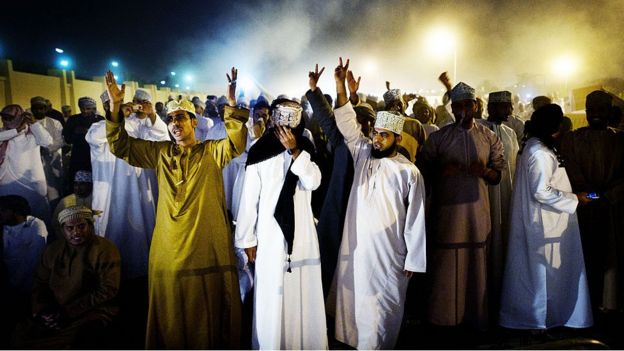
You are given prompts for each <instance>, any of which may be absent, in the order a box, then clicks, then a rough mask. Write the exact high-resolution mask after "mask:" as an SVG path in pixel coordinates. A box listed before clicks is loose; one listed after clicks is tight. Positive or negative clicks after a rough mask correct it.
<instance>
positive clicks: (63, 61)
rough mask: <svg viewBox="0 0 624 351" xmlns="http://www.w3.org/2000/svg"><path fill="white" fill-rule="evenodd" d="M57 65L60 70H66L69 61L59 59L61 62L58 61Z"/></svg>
mask: <svg viewBox="0 0 624 351" xmlns="http://www.w3.org/2000/svg"><path fill="white" fill-rule="evenodd" d="M59 65H60V66H61V67H62V68H67V67H69V60H68V59H61V60H60V61H59Z"/></svg>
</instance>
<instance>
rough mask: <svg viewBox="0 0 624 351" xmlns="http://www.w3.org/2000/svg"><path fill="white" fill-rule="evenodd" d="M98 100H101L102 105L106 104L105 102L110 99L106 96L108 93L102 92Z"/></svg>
mask: <svg viewBox="0 0 624 351" xmlns="http://www.w3.org/2000/svg"><path fill="white" fill-rule="evenodd" d="M100 100H102V103H103V104H104V103H106V102H107V101H110V97H109V96H108V91H106V90H104V92H103V93H102V94H101V95H100Z"/></svg>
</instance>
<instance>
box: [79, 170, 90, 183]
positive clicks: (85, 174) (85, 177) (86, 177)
mask: <svg viewBox="0 0 624 351" xmlns="http://www.w3.org/2000/svg"><path fill="white" fill-rule="evenodd" d="M74 182H78V183H93V179H92V177H91V172H89V171H78V172H76V174H75V175H74Z"/></svg>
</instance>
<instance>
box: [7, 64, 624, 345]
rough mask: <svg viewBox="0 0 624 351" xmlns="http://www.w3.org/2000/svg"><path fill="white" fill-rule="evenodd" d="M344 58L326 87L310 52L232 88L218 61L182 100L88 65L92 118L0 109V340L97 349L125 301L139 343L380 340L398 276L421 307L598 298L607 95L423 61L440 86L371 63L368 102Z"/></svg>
mask: <svg viewBox="0 0 624 351" xmlns="http://www.w3.org/2000/svg"><path fill="white" fill-rule="evenodd" d="M349 63H350V62H349V60H346V61H343V60H342V58H340V60H339V63H338V65H337V67H336V68H335V70H334V72H333V75H334V79H335V86H336V91H335V96H334V97H332V96H330V95H327V94H324V93H323V92H322V91H321V89H320V88H319V87H318V86H317V84H318V81H319V78H320V77H321V76H322V74H323V73H324V71H325V68H321V69H320V70H319V66H318V65H316V67H314V69H313V70H312V71H310V72H308V78H309V90H308V91H307V92H306V94H305V96H302V97H301V98H296V97H289V96H286V95H280V96H278V97H277V98H275V99H273V100H272V101H269V99H268V98H267V97H266V96H264V95H260V96H259V97H257V98H256V99H253V100H251V101H249V102H246V101H243V100H241V99H239V100H238V101H237V99H236V82H237V76H238V71H237V70H236V69H235V68H232V70H231V72H229V74H228V75H227V78H228V86H227V95H226V96H221V97H217V96H215V95H208V96H207V97H206V100H202V99H201V98H199V97H193V98H192V99H188V98H187V97H184V96H178V97H177V98H174V97H173V96H172V97H170V98H169V100H168V101H167V102H155V101H152V97H151V96H150V94H149V93H148V92H147V91H145V90H141V89H137V90H136V92H135V94H134V96H133V97H132V100H131V101H126V100H125V98H126V96H125V86H124V85H118V84H117V82H116V80H115V77H114V76H113V74H112V73H111V72H108V73H107V74H106V87H107V89H106V91H104V92H103V93H102V95H101V96H100V99H101V100H102V103H103V106H104V111H103V112H102V114H101V115H100V114H98V111H97V109H96V102H95V100H94V99H93V98H92V97H82V98H80V99H79V100H78V105H79V107H80V113H79V114H75V115H71V116H70V114H71V110H70V109H67V108H66V107H65V106H64V107H63V112H62V113H61V112H59V111H56V110H54V109H53V108H52V106H51V104H50V103H49V100H46V99H45V98H44V97H41V96H36V97H33V98H32V99H31V105H30V107H29V108H28V109H24V108H23V107H22V106H19V105H15V104H12V105H7V106H5V107H4V108H3V109H2V111H1V112H0V113H1V115H2V124H1V125H0V126H1V129H0V225H1V226H2V231H0V233H1V234H2V240H1V241H0V242H1V243H2V247H1V250H0V252H1V253H0V255H1V257H2V260H0V265H1V269H2V270H1V271H0V277H1V279H2V281H1V282H0V284H1V285H2V294H3V295H4V296H3V298H2V304H3V310H6V311H7V313H6V314H4V316H3V317H2V323H3V324H2V326H1V328H0V329H1V330H2V335H1V337H2V339H3V342H4V343H5V345H6V346H9V345H10V346H12V347H19V348H42V347H43V348H66V347H79V348H93V347H98V346H102V345H103V344H102V343H105V342H106V339H107V338H110V335H111V328H112V326H114V325H115V323H119V320H120V319H123V313H124V306H125V308H128V309H132V307H133V305H135V306H137V305H138V306H140V305H141V304H145V305H146V308H145V314H146V316H144V317H145V318H146V320H147V326H146V330H145V345H144V346H145V347H147V348H150V349H152V348H157V349H165V348H166V349H170V348H174V349H189V348H193V349H195V348H200V349H211V348H241V347H242V348H253V349H327V348H329V347H330V346H331V345H330V342H331V340H333V339H335V340H337V341H339V342H341V343H344V344H346V345H349V346H350V347H353V348H358V349H391V348H393V347H395V345H396V343H397V339H398V337H399V331H400V330H401V327H402V325H403V324H404V320H405V316H404V312H405V306H406V302H408V301H410V300H412V301H413V300H414V299H415V297H414V296H412V294H411V293H408V285H409V283H410V280H414V278H415V277H426V279H418V283H419V286H417V287H416V289H418V290H419V291H420V293H419V296H424V297H425V298H424V299H422V300H421V301H418V302H417V303H418V304H419V305H420V306H421V309H422V311H423V313H422V316H419V317H418V318H421V319H422V322H423V323H426V324H428V325H430V326H432V328H436V327H440V328H446V327H458V328H469V329H470V330H474V331H486V330H488V329H491V328H493V327H495V326H502V327H504V328H509V329H522V330H532V331H534V332H536V333H543V332H544V331H546V330H548V329H550V328H554V327H569V328H589V327H591V326H592V325H593V323H594V316H595V315H596V314H597V313H621V312H622V310H623V307H624V286H623V283H624V278H623V275H624V260H623V255H622V253H623V252H624V251H623V250H624V237H622V233H624V216H622V214H623V213H624V131H622V130H621V129H619V128H618V127H619V126H618V124H619V123H620V122H621V110H620V109H619V108H617V107H616V106H615V104H614V99H617V97H615V96H614V95H612V94H611V93H609V92H607V91H603V90H597V91H594V92H592V93H591V94H589V95H588V96H587V100H586V114H587V122H588V126H587V127H582V128H578V129H576V130H572V125H571V122H570V120H569V118H567V117H566V116H565V115H564V113H563V111H562V109H561V107H559V106H558V105H556V104H553V103H552V101H551V100H550V98H548V97H546V96H538V97H536V98H534V99H533V101H532V105H531V108H530V109H529V111H526V112H522V113H520V114H514V112H515V111H516V110H515V109H514V107H516V108H518V106H521V108H522V110H524V107H523V106H522V105H521V104H520V105H518V100H517V99H515V98H514V96H513V94H512V93H511V92H509V91H495V92H491V93H489V94H488V95H487V96H477V94H476V92H475V89H473V88H472V87H471V86H470V85H468V84H466V83H464V82H458V83H457V84H455V85H453V84H452V82H451V80H450V79H449V77H448V75H447V74H446V73H443V74H441V75H440V77H439V80H440V82H441V83H442V84H443V85H444V87H445V89H446V93H445V94H444V96H443V97H442V104H441V105H440V106H432V105H431V104H429V102H428V101H427V98H426V97H423V96H418V95H416V94H403V93H402V92H401V90H399V89H394V88H393V89H391V87H390V83H389V82H387V84H386V86H387V91H386V93H385V94H383V100H378V99H376V98H375V97H373V96H370V95H368V96H367V95H365V94H362V93H361V92H360V91H359V86H360V81H361V77H357V78H356V76H355V75H354V73H353V72H352V71H350V70H349ZM364 79H366V77H364ZM133 291H134V294H133V293H132V292H133ZM137 291H138V292H139V293H136V292H137ZM409 291H410V292H411V290H409ZM124 292H125V293H126V296H125V297H124ZM141 292H144V294H143V293H141ZM128 296H130V297H128ZM124 299H126V303H125V304H124V303H123V302H122V300H124ZM128 299H130V301H129V302H128ZM445 330H448V329H445ZM140 332H141V333H142V331H140ZM141 337H142V336H141Z"/></svg>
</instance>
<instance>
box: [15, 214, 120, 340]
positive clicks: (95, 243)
mask: <svg viewBox="0 0 624 351" xmlns="http://www.w3.org/2000/svg"><path fill="white" fill-rule="evenodd" d="M58 221H59V222H60V223H61V227H62V228H63V234H64V237H65V240H57V241H55V242H54V243H52V244H51V245H50V246H48V247H47V249H46V250H45V251H44V253H43V257H42V259H41V263H40V264H39V267H38V269H37V271H36V273H35V277H34V282H33V295H32V312H33V314H32V316H33V318H32V320H30V321H28V322H27V323H25V324H23V325H22V326H21V327H18V329H17V330H16V335H15V340H14V341H15V344H14V345H13V347H16V348H46V349H50V348H51V349H61V348H92V347H95V346H97V347H102V344H101V342H102V341H103V340H101V339H100V338H98V337H96V336H97V335H100V334H98V333H101V332H102V331H103V330H104V328H105V327H106V326H108V325H109V324H110V322H111V321H112V318H113V317H114V316H115V315H116V314H117V311H118V308H117V306H116V305H115V303H114V298H115V297H116V296H117V292H118V290H119V280H120V268H119V267H120V266H119V264H120V258H119V251H118V250H117V248H116V247H115V245H114V244H113V243H112V242H110V241H109V240H108V239H105V238H102V237H99V236H96V235H95V234H94V231H93V211H92V210H91V209H89V208H87V207H84V206H72V207H68V208H66V209H64V210H63V211H61V212H60V213H59V215H58Z"/></svg>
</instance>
